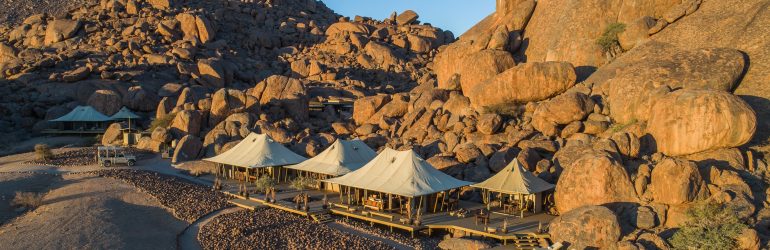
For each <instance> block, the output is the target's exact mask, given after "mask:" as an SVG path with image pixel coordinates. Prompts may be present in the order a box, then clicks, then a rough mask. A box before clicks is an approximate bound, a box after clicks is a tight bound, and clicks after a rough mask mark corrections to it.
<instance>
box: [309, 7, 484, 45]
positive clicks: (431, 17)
mask: <svg viewBox="0 0 770 250" xmlns="http://www.w3.org/2000/svg"><path fill="white" fill-rule="evenodd" d="M322 2H324V3H325V4H326V6H328V7H329V8H331V9H333V10H334V11H335V12H337V14H340V15H343V16H349V17H351V18H352V17H354V16H356V15H360V16H368V17H372V18H374V19H378V20H382V19H385V18H388V17H389V16H390V13H393V11H396V12H398V13H401V12H402V11H404V10H409V9H411V10H414V11H415V12H417V14H419V15H420V19H419V20H420V21H422V22H423V23H430V24H432V25H433V26H436V27H439V28H442V29H445V30H451V31H452V33H454V34H455V36H460V35H461V34H462V33H463V32H465V31H466V30H468V29H469V28H471V27H472V26H473V25H474V24H476V23H477V22H478V21H481V19H484V17H486V16H487V15H489V14H491V13H492V12H494V11H495V1H494V0H322Z"/></svg>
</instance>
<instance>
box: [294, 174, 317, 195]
mask: <svg viewBox="0 0 770 250" xmlns="http://www.w3.org/2000/svg"><path fill="white" fill-rule="evenodd" d="M315 183H316V180H313V179H311V178H308V177H304V176H300V177H297V178H294V180H291V183H289V186H291V187H292V188H294V189H296V190H299V191H302V190H305V189H306V188H309V187H313V185H314V184H315Z"/></svg>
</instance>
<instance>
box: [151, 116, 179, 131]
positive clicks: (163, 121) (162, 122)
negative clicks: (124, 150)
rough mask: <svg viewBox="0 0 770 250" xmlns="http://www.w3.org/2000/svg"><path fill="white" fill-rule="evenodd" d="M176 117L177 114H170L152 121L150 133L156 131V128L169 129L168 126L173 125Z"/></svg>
mask: <svg viewBox="0 0 770 250" xmlns="http://www.w3.org/2000/svg"><path fill="white" fill-rule="evenodd" d="M175 117H176V113H169V114H166V115H164V116H162V117H160V118H156V119H155V120H152V123H150V131H155V128H158V127H163V128H168V126H170V125H171V121H173V120H174V118H175Z"/></svg>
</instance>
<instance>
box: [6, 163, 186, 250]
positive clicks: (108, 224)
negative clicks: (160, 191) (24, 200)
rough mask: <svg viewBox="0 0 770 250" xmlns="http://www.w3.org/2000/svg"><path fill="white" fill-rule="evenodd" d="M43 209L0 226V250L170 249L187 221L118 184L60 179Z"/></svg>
mask: <svg viewBox="0 0 770 250" xmlns="http://www.w3.org/2000/svg"><path fill="white" fill-rule="evenodd" d="M43 202H44V205H42V206H40V207H38V208H37V209H35V210H33V211H31V212H29V213H26V214H24V215H22V216H20V217H17V218H16V219H14V220H12V221H10V222H9V223H7V224H5V225H3V226H2V227H0V246H3V247H2V248H3V249H83V248H86V249H173V248H176V236H177V234H178V233H180V232H182V231H183V230H184V229H185V227H187V223H186V222H184V221H181V220H179V219H176V218H175V217H174V216H173V215H172V213H171V212H169V211H167V210H166V209H165V208H163V206H162V205H161V204H160V203H159V202H158V201H157V200H156V199H155V198H154V197H152V196H150V195H148V194H144V193H141V192H138V191H137V190H136V189H135V188H134V187H132V186H130V185H127V184H125V183H123V182H121V181H119V180H114V179H109V178H100V177H94V176H90V175H81V174H77V175H75V174H73V175H64V176H63V177H62V180H60V181H58V182H56V183H55V184H53V187H52V189H51V191H50V192H49V193H48V194H46V196H45V198H44V201H43Z"/></svg>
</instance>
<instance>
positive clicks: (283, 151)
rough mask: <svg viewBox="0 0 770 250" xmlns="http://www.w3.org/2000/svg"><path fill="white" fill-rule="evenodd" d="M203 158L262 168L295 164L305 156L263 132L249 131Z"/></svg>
mask: <svg viewBox="0 0 770 250" xmlns="http://www.w3.org/2000/svg"><path fill="white" fill-rule="evenodd" d="M204 160H205V161H210V162H215V163H221V164H225V165H231V166H238V167H248V168H262V167H274V166H286V165H292V164H297V163H300V162H302V161H304V160H307V158H305V157H302V156H300V155H298V154H296V153H294V152H292V151H291V150H289V149H288V148H286V147H284V146H283V145H281V144H280V143H278V142H276V141H274V140H273V139H272V138H270V137H269V136H267V135H265V134H255V133H251V134H249V136H246V138H244V139H243V140H241V142H240V143H238V145H235V146H234V147H233V148H231V149H230V150H227V151H226V152H224V153H221V154H219V155H217V156H214V157H211V158H207V159H204Z"/></svg>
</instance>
